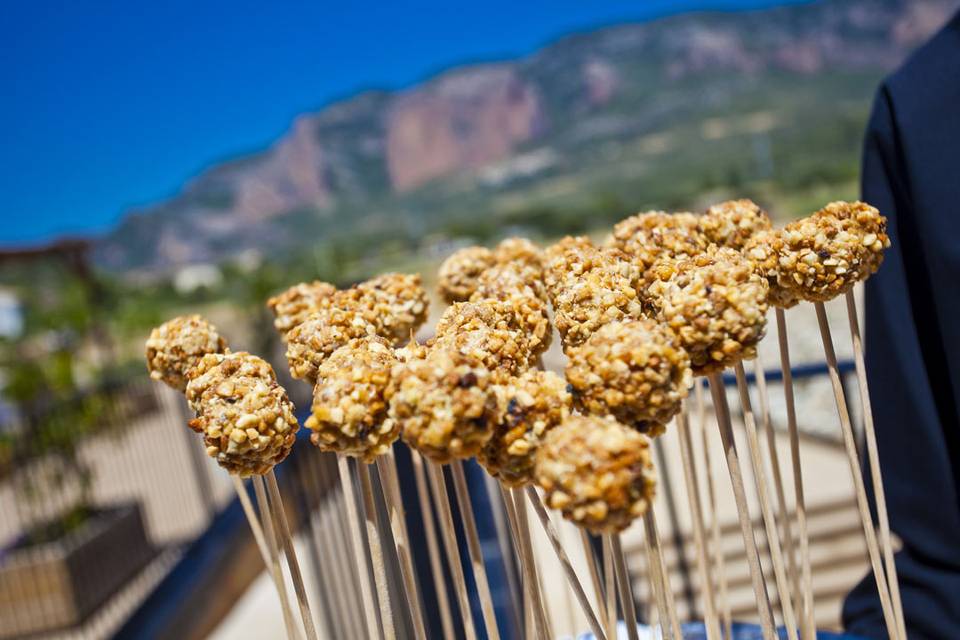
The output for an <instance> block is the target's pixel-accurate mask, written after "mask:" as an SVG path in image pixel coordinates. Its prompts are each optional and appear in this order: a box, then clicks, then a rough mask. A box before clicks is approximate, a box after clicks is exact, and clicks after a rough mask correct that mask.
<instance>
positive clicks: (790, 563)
mask: <svg viewBox="0 0 960 640" xmlns="http://www.w3.org/2000/svg"><path fill="white" fill-rule="evenodd" d="M753 375H754V378H755V379H756V382H757V395H758V396H759V398H760V419H761V421H762V423H763V435H764V438H765V439H766V441H767V454H768V455H769V456H770V467H771V471H772V474H773V486H774V490H775V491H776V493H777V513H776V516H777V522H778V523H779V527H780V530H781V531H782V535H783V539H784V543H785V546H786V556H787V575H788V576H790V589H791V593H792V595H793V610H794V611H795V612H796V613H797V617H798V618H799V621H800V628H801V630H802V629H803V627H804V621H803V620H804V614H803V602H802V597H801V595H800V594H801V591H800V574H799V573H798V572H797V550H796V546H795V545H794V540H793V526H792V525H791V518H790V510H789V507H788V506H787V494H786V491H785V490H784V488H783V473H782V472H781V471H780V454H779V453H778V452H777V437H776V434H775V433H774V431H773V421H772V419H771V418H770V396H769V395H768V393H767V374H766V372H765V371H764V369H763V362H762V361H761V360H760V356H759V354H758V355H757V357H756V358H754V360H753Z"/></svg>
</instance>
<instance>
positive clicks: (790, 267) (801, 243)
mask: <svg viewBox="0 0 960 640" xmlns="http://www.w3.org/2000/svg"><path fill="white" fill-rule="evenodd" d="M780 237H781V238H782V239H783V247H782V249H781V251H780V252H779V261H778V268H779V270H780V281H781V282H782V283H783V284H784V286H786V287H787V288H788V289H790V291H792V292H793V293H794V294H795V295H797V296H799V297H801V298H803V299H805V300H811V301H814V302H824V301H827V300H831V299H833V298H835V297H836V296H838V295H840V294H842V293H846V292H847V291H849V290H850V289H851V288H852V287H853V285H855V284H856V283H857V282H859V281H861V280H866V279H867V278H868V277H870V276H871V275H873V273H874V272H876V270H877V269H879V268H880V264H881V263H882V262H883V250H884V249H886V248H887V247H889V246H890V238H889V237H888V236H887V219H886V218H884V217H883V216H881V215H880V212H879V211H877V210H876V209H874V208H873V207H871V206H870V205H868V204H866V203H863V202H831V203H830V204H828V205H827V206H826V207H824V208H823V209H821V210H820V211H817V212H816V213H814V214H813V215H811V216H810V217H808V218H803V219H801V220H797V221H795V222H791V223H790V224H788V225H787V226H786V227H784V228H783V230H782V231H781V232H780Z"/></svg>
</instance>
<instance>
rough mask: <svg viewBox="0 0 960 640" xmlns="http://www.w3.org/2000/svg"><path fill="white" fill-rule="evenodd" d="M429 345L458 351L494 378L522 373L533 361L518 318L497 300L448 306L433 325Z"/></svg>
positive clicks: (504, 304)
mask: <svg viewBox="0 0 960 640" xmlns="http://www.w3.org/2000/svg"><path fill="white" fill-rule="evenodd" d="M433 344H434V345H435V346H436V347H441V346H442V347H443V348H446V349H453V350H455V351H457V352H459V353H460V354H461V355H463V356H464V357H465V358H467V359H469V360H470V361H471V362H474V363H475V364H477V365H480V366H483V367H485V368H487V369H489V370H490V371H491V372H494V373H495V374H497V377H500V376H501V375H503V374H507V375H515V374H518V373H520V372H522V371H523V370H524V369H526V368H527V367H529V366H530V363H531V361H532V358H533V356H532V354H531V351H530V347H529V342H528V340H527V336H526V335H525V334H524V325H523V324H522V323H521V316H520V315H519V314H518V313H517V312H516V310H515V309H514V307H513V306H512V305H511V304H510V303H507V302H501V301H499V300H484V301H483V302H456V303H454V304H452V305H450V306H449V307H448V308H447V310H446V311H445V312H444V314H443V316H442V317H441V318H440V322H438V323H437V335H436V338H435V339H434V343H433Z"/></svg>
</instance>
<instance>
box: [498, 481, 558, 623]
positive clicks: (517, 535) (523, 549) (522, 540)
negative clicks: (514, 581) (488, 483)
mask: <svg viewBox="0 0 960 640" xmlns="http://www.w3.org/2000/svg"><path fill="white" fill-rule="evenodd" d="M500 495H501V496H502V497H503V504H504V507H505V508H506V511H507V520H508V521H509V523H510V531H511V533H512V534H513V538H514V546H515V547H516V549H517V556H518V557H519V559H520V571H521V572H522V574H523V577H522V583H523V591H524V596H525V597H526V599H528V600H529V601H530V604H531V609H532V613H533V615H532V616H531V618H533V626H534V629H535V630H536V633H537V637H538V638H539V639H540V640H548V639H549V638H550V636H551V635H552V634H551V633H550V630H549V629H550V625H549V624H548V623H547V613H546V610H545V609H544V607H543V594H542V593H541V591H540V579H539V578H538V577H537V563H536V560H535V559H534V557H533V548H532V545H531V544H530V530H529V528H528V527H527V523H526V522H525V521H524V519H523V518H521V517H520V515H519V513H518V506H519V508H520V509H526V505H525V504H524V503H523V501H522V496H521V495H519V494H513V493H512V492H511V491H510V490H509V489H507V488H506V487H504V486H503V485H500ZM516 498H521V499H520V500H519V501H518V500H516Z"/></svg>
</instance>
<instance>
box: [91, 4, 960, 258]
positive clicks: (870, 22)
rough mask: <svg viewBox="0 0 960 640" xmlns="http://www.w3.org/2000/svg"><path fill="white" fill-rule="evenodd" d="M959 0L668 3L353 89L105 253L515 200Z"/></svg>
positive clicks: (228, 164) (149, 217)
mask: <svg viewBox="0 0 960 640" xmlns="http://www.w3.org/2000/svg"><path fill="white" fill-rule="evenodd" d="M957 5H958V2H956V1H955V0H916V1H913V2H908V1H906V0H823V1H821V2H815V3H811V4H800V5H788V6H781V7H775V8H771V9H765V10H761V11H750V12H736V13H717V12H710V13H692V14H676V15H673V16H669V17H665V18H661V19H658V20H654V21H649V22H631V23H624V24H618V25H612V26H607V27H603V28H600V29H597V30H592V31H586V32H578V33H575V34H570V35H567V36H563V37H561V38H559V39H557V40H556V41H554V42H552V43H549V44H547V45H545V46H544V47H542V48H541V49H539V50H537V51H535V52H533V53H531V54H529V55H526V56H523V57H521V58H517V59H507V60H499V61H485V62H479V63H474V64H469V65H458V66H455V67H451V68H447V69H445V70H442V71H440V72H438V73H436V74H435V75H433V76H431V77H429V78H427V79H425V80H424V81H422V82H419V83H417V84H414V85H411V86H409V87H406V88H404V89H401V90H397V91H390V90H383V89H369V90H363V91H361V92H359V93H357V94H354V95H353V96H350V97H347V98H345V99H343V100H340V101H337V102H332V103H329V104H328V105H326V106H324V107H322V108H320V109H319V110H317V111H313V112H309V113H304V114H300V115H299V116H297V117H296V118H295V119H294V120H293V122H292V123H291V126H290V128H289V129H288V130H287V131H286V132H284V134H283V135H281V136H280V137H279V138H278V139H277V140H276V141H275V142H274V143H273V144H271V145H270V146H269V147H268V148H266V149H264V150H262V151H259V152H253V153H250V154H246V155H244V156H242V157H238V158H234V159H231V160H228V161H225V162H222V163H218V164H216V165H214V166H212V167H209V168H208V169H205V170H204V171H202V172H200V174H199V175H198V176H197V177H195V178H193V179H191V180H190V181H188V182H187V183H186V184H185V186H184V188H183V189H182V190H181V192H180V193H178V194H176V195H175V196H173V197H172V198H169V199H167V200H165V201H164V202H161V203H158V204H156V205H151V206H149V207H144V208H141V209H137V210H134V211H133V212H131V213H130V214H129V215H127V216H126V217H125V218H124V219H123V221H122V222H121V223H120V225H119V226H118V227H117V229H115V230H114V231H113V232H111V233H110V234H108V235H107V236H106V237H105V238H104V239H103V240H101V241H100V242H99V243H98V246H97V252H96V256H97V260H98V262H99V264H101V265H102V266H104V267H106V268H108V269H113V270H124V269H131V268H133V269H141V270H166V269H171V268H176V267H178V266H180V265H185V264H190V263H198V262H216V261H220V260H222V259H224V258H225V257H228V256H230V255H232V254H233V253H235V252H237V251H241V250H245V249H249V248H258V249H261V250H265V251H284V250H288V249H291V248H294V247H297V246H302V245H303V244H305V243H309V242H312V241H315V240H317V237H316V236H315V235H313V234H301V233H299V232H298V231H297V230H296V229H291V228H290V227H291V226H294V225H292V224H288V223H290V222H291V221H294V220H295V221H298V223H303V222H309V225H307V226H309V227H310V228H311V229H312V230H319V231H317V233H318V234H322V233H323V231H322V230H323V229H325V228H327V227H330V226H336V227H337V228H344V227H350V226H351V225H362V224H364V220H365V219H370V220H373V219H376V220H378V221H380V222H381V223H383V224H387V225H389V224H391V223H395V224H396V225H397V228H398V229H400V228H403V227H404V226H406V227H410V226H411V225H418V224H422V223H423V222H424V221H417V220H414V218H416V217H417V216H418V215H420V216H422V217H423V218H424V220H427V219H432V220H434V221H436V220H441V219H444V218H443V215H454V214H450V213H449V212H451V211H456V209H457V205H458V203H459V202H461V201H462V202H464V203H466V202H469V203H470V207H471V208H473V209H477V208H481V209H482V208H484V206H485V205H484V204H483V202H481V200H483V201H484V202H495V201H496V200H497V199H498V198H499V199H502V197H503V196H505V195H510V194H513V191H515V190H516V184H517V183H518V181H519V182H520V183H524V181H525V180H526V181H527V183H529V184H531V185H532V187H531V188H532V189H534V190H536V188H538V187H537V182H536V180H539V179H540V178H542V177H549V175H551V172H564V171H565V172H567V174H573V173H583V172H584V171H586V172H589V171H590V170H591V168H590V165H587V164H585V163H581V164H579V165H578V163H577V162H574V161H573V159H583V158H585V157H587V156H591V154H595V153H596V152H597V150H598V149H600V148H602V147H603V145H609V144H614V145H616V144H620V143H621V142H623V141H630V140H635V139H638V137H640V136H644V135H653V134H655V133H656V132H657V131H659V130H667V129H669V128H670V127H672V126H675V127H680V128H681V129H682V130H684V131H685V130H686V129H683V127H689V126H693V125H692V124H691V123H698V126H699V123H701V122H702V116H704V114H709V113H711V112H712V111H715V110H716V109H718V108H728V107H732V105H734V104H736V102H737V100H739V99H740V95H739V93H740V92H743V93H746V94H756V95H758V96H759V95H761V94H762V93H763V91H764V87H765V86H766V85H769V84H771V83H776V82H780V81H781V79H782V78H783V77H788V76H789V77H794V78H797V79H798V82H802V81H808V80H809V79H811V78H819V77H820V76H827V75H830V74H848V75H850V76H851V77H856V82H861V81H863V80H862V79H864V78H866V79H870V80H874V81H875V79H877V78H879V77H880V76H881V75H882V74H883V73H885V72H888V71H889V70H891V69H892V68H894V67H895V66H896V65H897V64H898V63H899V62H900V61H902V59H903V58H904V57H905V55H906V54H907V53H908V52H909V50H910V49H912V47H914V46H916V45H917V44H918V43H919V42H921V41H922V40H923V39H925V38H926V37H928V36H929V35H930V33H931V32H932V31H933V29H934V28H935V27H936V26H938V25H939V24H942V22H944V21H945V19H946V17H947V16H948V15H949V13H950V12H951V11H952V10H954V9H955V8H956V7H957ZM841 89H842V87H841ZM827 95H828V96H829V95H830V94H827ZM684 119H686V120H684ZM684 122H687V124H684ZM530 154H533V155H532V156H531V155H530ZM511 163H513V164H512V165H511ZM498 167H499V169H498ZM498 170H499V171H500V173H499V174H498V173H497V171H498ZM504 172H505V173H504ZM498 175H500V176H501V177H500V178H497V176H498ZM504 176H505V177H504ZM604 179H605V178H603V177H602V176H598V177H596V179H593V182H591V183H590V184H591V185H592V184H598V183H600V182H603V180H604ZM617 188H620V187H617ZM514 195H516V194H514ZM517 198H518V199H519V198H520V196H519V195H517ZM417 208H419V209H420V211H413V210H414V209H417ZM494 209H495V207H492V206H491V211H492V210H494ZM441 212H447V213H446V214H441ZM408 231H409V230H408ZM304 235H309V236H310V237H304Z"/></svg>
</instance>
